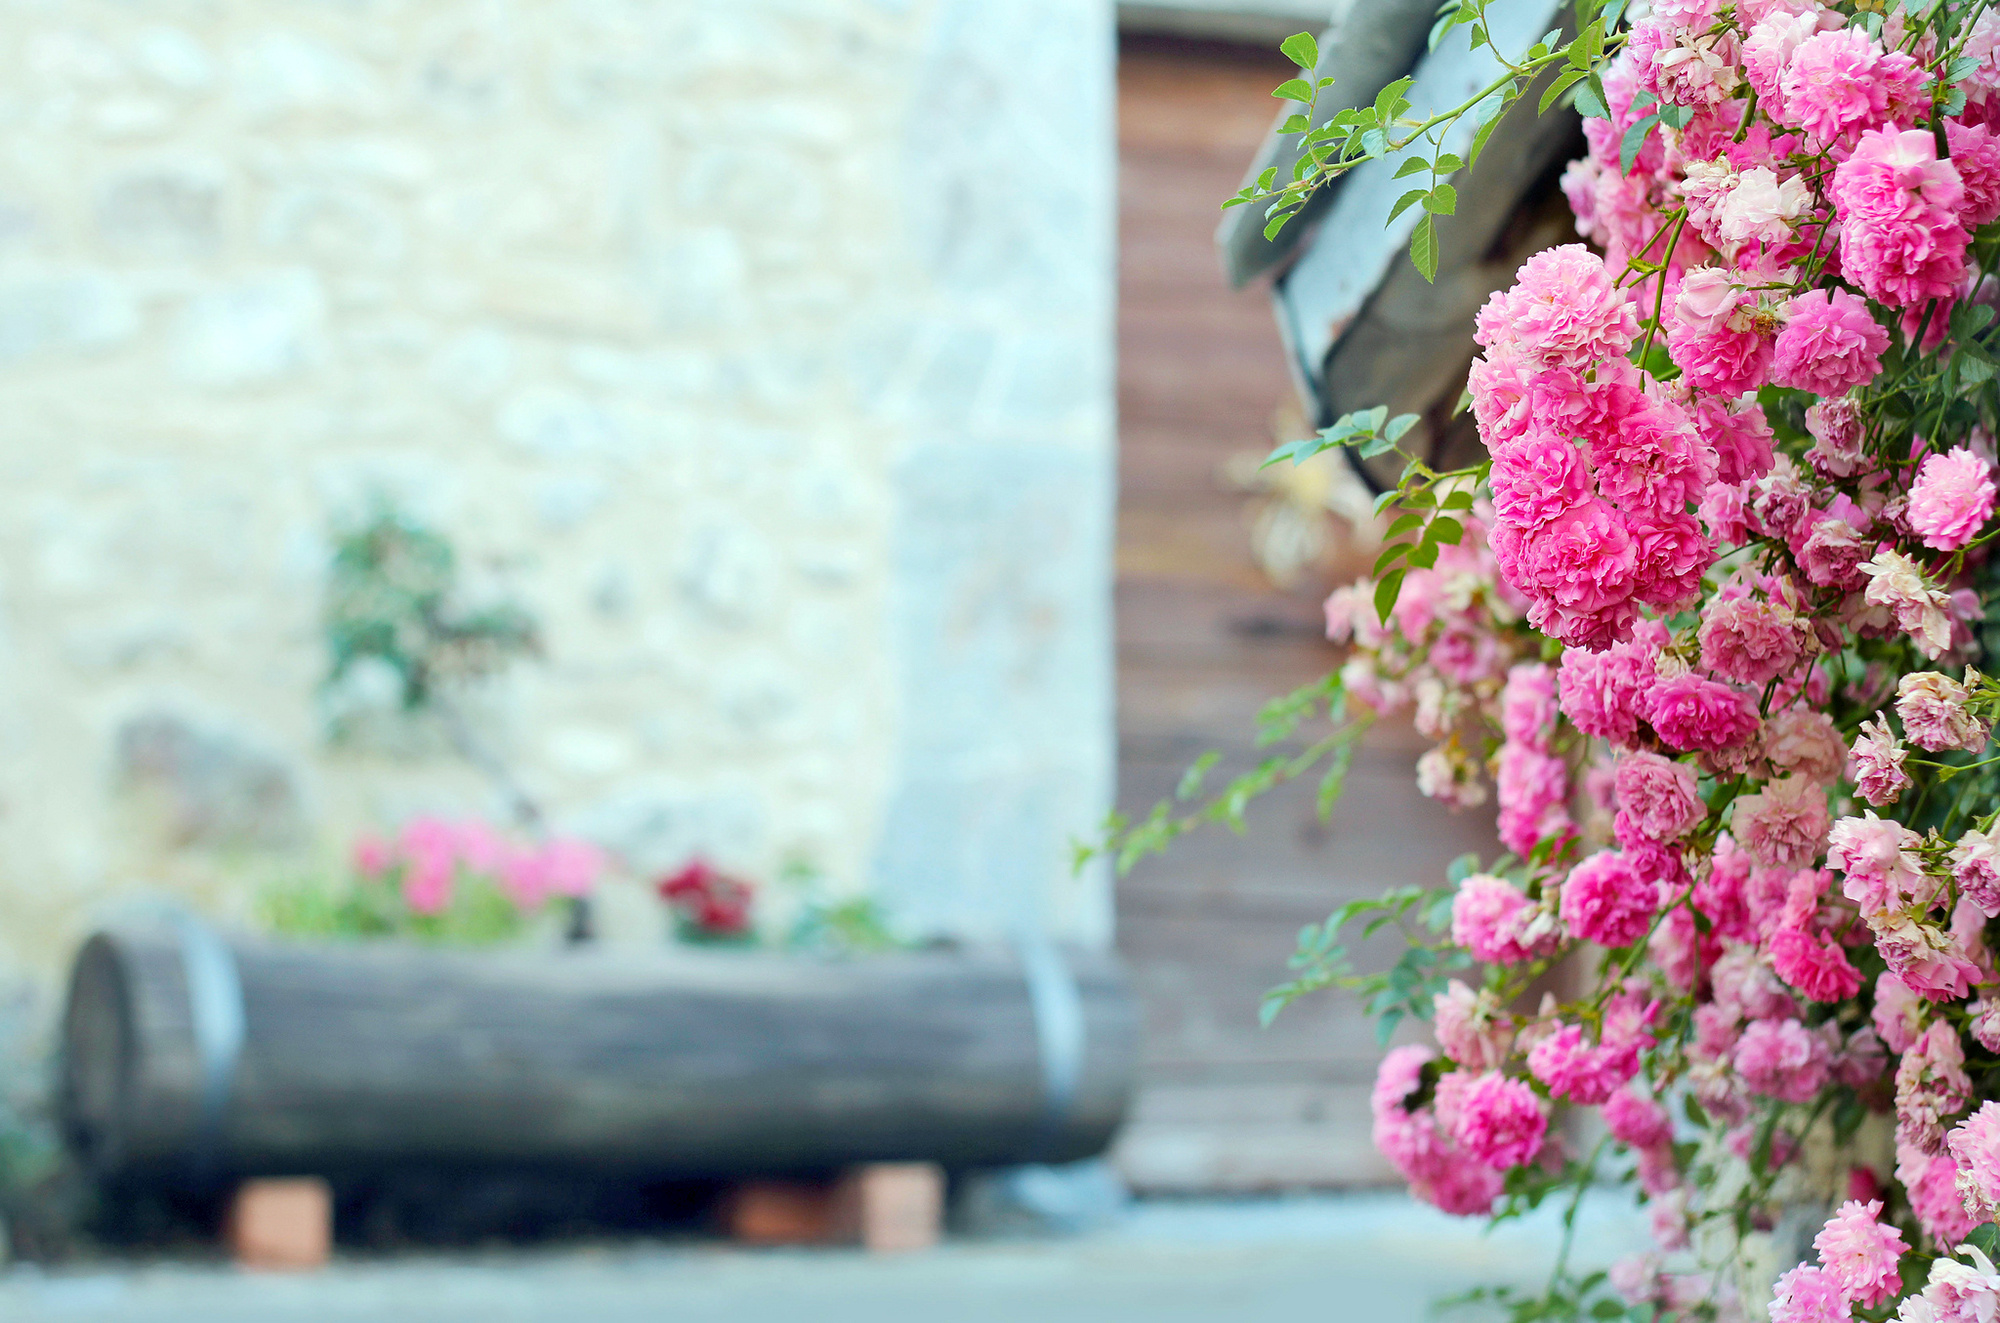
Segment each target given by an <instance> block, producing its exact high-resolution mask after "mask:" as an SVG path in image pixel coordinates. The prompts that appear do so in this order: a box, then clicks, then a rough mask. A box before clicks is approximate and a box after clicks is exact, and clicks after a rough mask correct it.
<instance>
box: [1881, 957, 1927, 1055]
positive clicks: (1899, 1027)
mask: <svg viewBox="0 0 2000 1323" xmlns="http://www.w3.org/2000/svg"><path fill="white" fill-rule="evenodd" d="M1871 1016H1872V1019H1873V1022H1874V1025H1875V1032H1876V1033H1878V1034H1880V1035H1881V1036H1882V1041H1883V1042H1884V1043H1885V1044H1887V1045H1888V1048H1889V1050H1890V1051H1891V1052H1899V1053H1900V1052H1907V1051H1909V1050H1910V1049H1911V1048H1913V1047H1915V1046H1916V1045H1917V1039H1918V1038H1920V1037H1922V1035H1923V1032H1924V1026H1925V1025H1926V1024H1927V1023H1928V1022H1929V1020H1930V1009H1929V1007H1928V1005H1926V1003H1925V1001H1924V999H1923V998H1922V997H1919V996H1918V995H1917V994H1916V993H1914V992H1912V991H1911V990H1910V985H1909V984H1907V983H1905V982H1903V980H1901V979H1899V978H1897V977H1896V976H1895V975H1894V974H1889V973H1884V974H1882V975H1881V976H1880V977H1878V978H1877V979H1876V980H1875V1008H1874V1010H1873V1011H1872V1012H1871Z"/></svg>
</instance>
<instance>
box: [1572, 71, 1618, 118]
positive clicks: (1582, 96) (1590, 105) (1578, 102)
mask: <svg viewBox="0 0 2000 1323" xmlns="http://www.w3.org/2000/svg"><path fill="white" fill-rule="evenodd" d="M1571 104H1572V105H1574V106H1575V107H1576V109H1577V113H1578V114H1580V115H1582V116H1583V117H1584V118H1585V119H1610V118H1611V111H1610V109H1609V108H1607V107H1606V106H1605V104H1604V84H1603V82H1601V81H1600V80H1599V79H1598V77H1597V74H1596V73H1595V71H1593V72H1592V73H1591V74H1590V76H1589V77H1587V78H1585V79H1584V80H1583V86H1582V87H1579V88H1577V89H1576V99H1575V100H1574V101H1573V102H1572V103H1571Z"/></svg>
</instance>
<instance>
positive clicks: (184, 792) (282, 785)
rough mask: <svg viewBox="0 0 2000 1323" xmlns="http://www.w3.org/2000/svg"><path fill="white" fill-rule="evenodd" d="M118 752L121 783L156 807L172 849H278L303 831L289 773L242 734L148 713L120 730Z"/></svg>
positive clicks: (294, 782)
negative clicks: (197, 847)
mask: <svg viewBox="0 0 2000 1323" xmlns="http://www.w3.org/2000/svg"><path fill="white" fill-rule="evenodd" d="M115 754H116V763H117V768H118V781H119V784H120V785H121V786H122V787H123V788H124V789H125V790H127V791H128V792H130V793H134V794H136V795H138V796H139V797H140V798H141V799H142V800H144V801H147V802H148V805H149V806H150V807H152V808H154V809H156V811H157V812H158V814H159V816H160V818H161V819H162V821H161V826H162V828H163V830H164V831H165V833H166V835H167V837H168V838H169V839H170V840H171V841H172V842H173V843H174V844H176V845H209V846H214V845H263V846H280V845H290V844H294V843H296V842H297V841H298V840H299V839H300V837H301V836H302V835H303V833H304V830H305V810H304V807H303V804H302V802H301V797H300V795H299V789H298V782H297V779H296V778H295V777H294V775H293V773H292V770H291V768H290V767H289V766H288V765H287V764H286V763H284V762H283V761H281V760H280V759H279V758H278V757H277V756H276V755H274V754H271V753H267V752H265V751H264V750H262V749H260V748H258V747H256V746H255V745H254V744H252V743H251V742H250V741H249V740H247V739H246V738H245V737H243V736H240V735H237V734H234V733H232V732H229V731H224V730H217V729H212V728H209V727H207V726H204V725H200V724H197V723H195V722H193V721H191V720H189V719H188V718H186V717H183V716H181V715H179V714H177V713H173V712H167V711H154V712H145V713H141V714H139V715H137V716H134V717H132V718H130V719H129V720H127V721H126V722H125V723H124V724H123V725H122V726H120V727H119V728H118V736H117V745H116V750H115Z"/></svg>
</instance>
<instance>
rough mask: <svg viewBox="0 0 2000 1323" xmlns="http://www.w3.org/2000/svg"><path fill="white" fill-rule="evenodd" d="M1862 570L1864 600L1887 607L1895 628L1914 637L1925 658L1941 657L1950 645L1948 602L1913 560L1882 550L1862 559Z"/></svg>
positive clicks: (1897, 553) (1894, 552) (1900, 553)
mask: <svg viewBox="0 0 2000 1323" xmlns="http://www.w3.org/2000/svg"><path fill="white" fill-rule="evenodd" d="M1861 572H1862V573H1863V574H1865V575H1867V576H1868V581H1869V582H1868V591H1867V592H1866V594H1865V595H1864V596H1865V598H1866V600H1867V601H1868V602H1870V603H1872V604H1873V605H1876V606H1881V607H1885V608H1887V609H1888V612H1889V615H1890V618H1891V619H1893V620H1894V621H1895V622H1896V627H1897V628H1898V629H1900V630H1902V631H1903V632H1904V633H1905V634H1908V635H1909V636H1910V637H1911V638H1913V639H1915V640H1916V643H1917V647H1918V649H1919V650H1920V651H1921V652H1922V653H1923V654H1924V655H1925V656H1926V657H1931V658H1937V657H1941V656H1943V655H1944V653H1945V650H1946V649H1948V648H1949V647H1951V617H1950V616H1949V615H1948V614H1946V608H1947V607H1948V605H1949V601H1948V599H1947V598H1946V596H1945V594H1944V593H1943V592H1942V591H1941V590H1939V589H1937V588H1935V587H1933V586H1932V585H1931V584H1930V583H1929V582H1928V581H1926V580H1925V578H1924V574H1923V571H1922V570H1921V569H1919V568H1918V567H1917V564H1916V562H1915V561H1913V560H1911V559H1910V558H1909V557H1908V556H1905V555H1904V554H1903V553H1902V552H1900V551H1894V550H1884V551H1881V552H1878V553H1876V555H1875V556H1874V558H1873V559H1871V560H1868V561H1866V562H1864V563H1863V564H1862V566H1861Z"/></svg>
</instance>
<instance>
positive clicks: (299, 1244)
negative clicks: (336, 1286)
mask: <svg viewBox="0 0 2000 1323" xmlns="http://www.w3.org/2000/svg"><path fill="white" fill-rule="evenodd" d="M225 1234H226V1235H227V1238H228V1241H229V1252H230V1255H231V1256H232V1257H234V1258H235V1260H236V1262H238V1263H239V1264H241V1265H242V1266H244V1267H245V1268H251V1269H256V1270H260V1271H264V1272H301V1271H305V1270H308V1269H312V1268H319V1267H324V1266H325V1264H326V1261H327V1259H328V1258H329V1257H331V1256H332V1253H333V1191H332V1189H331V1188H330V1187H329V1186H328V1185H327V1183H326V1182H325V1181H323V1180H321V1179H320V1178H318V1177H317V1176H302V1177H291V1178H287V1179H284V1180H256V1181H245V1182H244V1183H243V1184H242V1185H241V1186H240V1187H239V1188H238V1189H237V1191H236V1197H235V1198H234V1199H232V1200H231V1201H230V1205H229V1217H228V1220H227V1223H226V1226H225Z"/></svg>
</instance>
